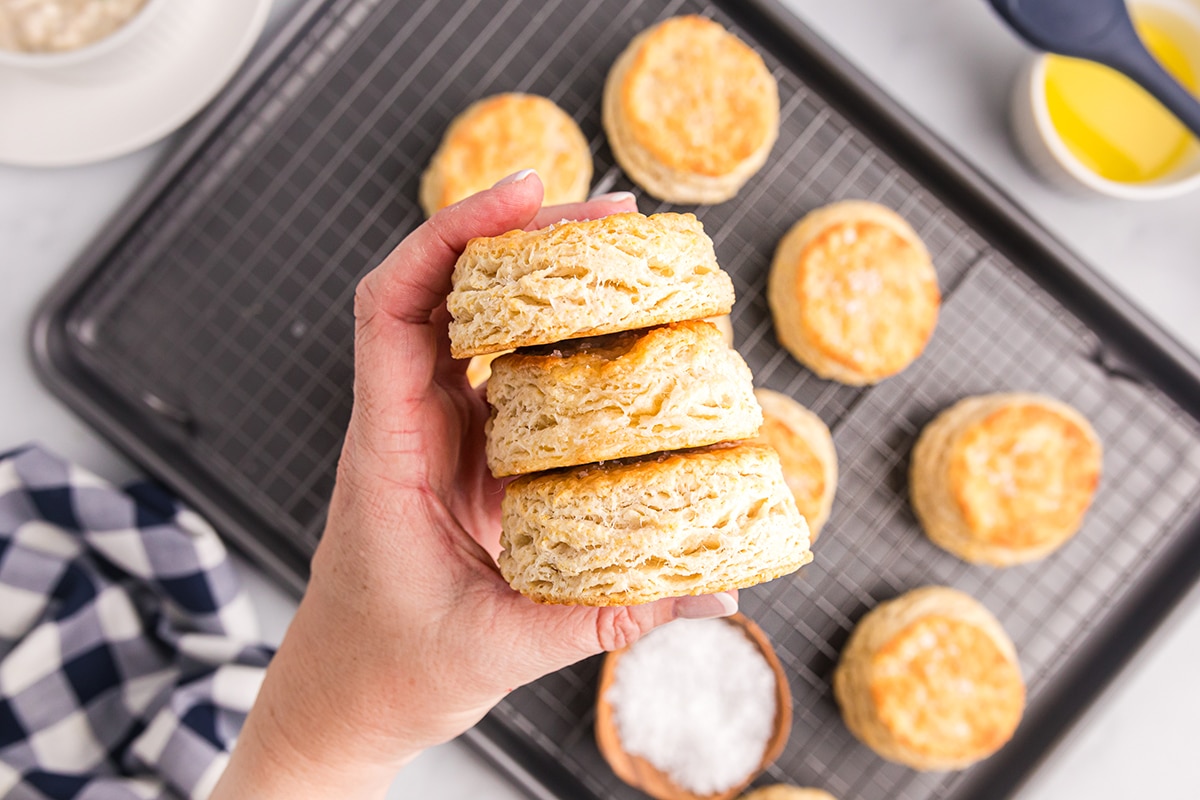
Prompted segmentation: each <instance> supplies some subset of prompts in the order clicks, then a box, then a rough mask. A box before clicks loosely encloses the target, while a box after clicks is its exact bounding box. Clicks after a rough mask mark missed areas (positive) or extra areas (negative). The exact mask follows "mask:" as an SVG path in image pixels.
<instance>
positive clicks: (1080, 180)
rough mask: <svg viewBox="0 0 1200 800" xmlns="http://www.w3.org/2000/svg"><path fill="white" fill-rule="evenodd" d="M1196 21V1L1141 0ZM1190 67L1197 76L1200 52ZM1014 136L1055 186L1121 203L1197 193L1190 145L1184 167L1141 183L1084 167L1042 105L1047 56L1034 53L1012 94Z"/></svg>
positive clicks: (1198, 162) (1199, 184)
mask: <svg viewBox="0 0 1200 800" xmlns="http://www.w3.org/2000/svg"><path fill="white" fill-rule="evenodd" d="M1139 4H1140V5H1150V6H1158V7H1160V8H1163V9H1165V10H1167V11H1170V12H1172V13H1173V14H1175V15H1176V16H1179V17H1182V18H1184V19H1186V20H1188V21H1189V22H1195V24H1197V26H1198V29H1200V0H1145V2H1143V3H1139ZM1187 56H1188V58H1189V59H1190V60H1191V63H1192V69H1193V70H1195V71H1196V72H1197V73H1200V52H1188V53H1187ZM1010 120H1011V123H1012V129H1013V136H1014V138H1015V139H1016V142H1017V145H1018V147H1019V148H1020V149H1021V151H1022V152H1023V154H1024V155H1025V157H1026V159H1027V160H1028V161H1029V163H1030V164H1031V165H1032V166H1033V167H1034V169H1036V170H1037V171H1038V172H1039V173H1041V174H1042V176H1043V177H1045V178H1046V179H1047V180H1049V181H1050V182H1051V183H1053V184H1054V185H1056V186H1058V187H1060V188H1063V189H1067V190H1068V191H1073V192H1076V193H1085V192H1088V191H1091V192H1097V193H1099V194H1102V195H1105V196H1108V197H1116V198H1120V199H1123V200H1164V199H1166V198H1170V197H1178V196H1179V195H1182V194H1186V193H1187V192H1191V191H1194V190H1196V189H1200V147H1192V148H1191V152H1190V154H1189V156H1188V158H1186V159H1185V160H1184V161H1183V163H1181V164H1180V165H1179V166H1178V167H1176V168H1175V170H1174V171H1172V172H1171V173H1170V174H1169V175H1165V176H1163V177H1162V178H1159V179H1157V180H1154V181H1147V182H1145V183H1121V182H1118V181H1110V180H1108V179H1107V178H1102V177H1100V176H1099V175H1097V174H1096V173H1095V172H1093V171H1092V170H1090V169H1088V168H1087V167H1086V166H1084V165H1083V163H1082V162H1080V161H1079V159H1077V158H1076V157H1075V156H1074V155H1073V154H1072V153H1071V151H1070V150H1068V149H1067V146H1066V144H1064V143H1063V140H1062V138H1061V137H1060V136H1059V135H1058V131H1057V130H1056V129H1055V127H1054V123H1052V122H1051V121H1050V112H1049V110H1048V109H1047V106H1046V56H1045V55H1040V54H1039V55H1036V56H1034V57H1033V59H1032V60H1031V61H1030V62H1029V63H1028V64H1027V65H1026V66H1025V69H1024V70H1022V72H1021V74H1020V76H1018V78H1017V82H1016V85H1015V86H1014V89H1013V94H1012V108H1011V110H1010Z"/></svg>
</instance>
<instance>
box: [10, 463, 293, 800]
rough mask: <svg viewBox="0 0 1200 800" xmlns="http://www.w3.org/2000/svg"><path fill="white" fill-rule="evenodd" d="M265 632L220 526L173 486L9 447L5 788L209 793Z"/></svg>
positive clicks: (116, 795) (27, 796)
mask: <svg viewBox="0 0 1200 800" xmlns="http://www.w3.org/2000/svg"><path fill="white" fill-rule="evenodd" d="M257 641H258V630H257V623H256V621H255V618H254V611H253V609H252V608H251V606H250V604H249V602H248V600H247V598H246V596H245V595H244V594H242V592H241V591H240V589H239V587H238V582H237V576H236V575H235V573H234V571H233V568H232V565H231V564H230V563H229V560H228V558H227V557H226V552H225V548H224V547H223V546H222V544H221V542H220V540H219V539H218V538H217V536H216V533H215V532H214V531H213V529H212V528H211V527H209V525H208V524H207V523H206V522H205V521H204V520H202V519H201V518H200V517H199V516H197V515H196V514H195V513H194V512H191V511H188V510H186V509H184V508H182V507H181V506H180V505H179V504H178V502H177V501H176V500H175V499H174V498H173V497H171V496H170V495H169V494H167V493H166V492H165V491H164V490H162V489H161V488H159V487H157V486H154V485H152V484H141V485H138V486H136V487H132V488H130V489H128V490H125V491H121V490H119V489H117V488H115V487H113V486H111V485H109V484H107V483H105V482H104V481H102V480H100V479H99V478H97V477H96V476H94V475H92V474H91V473H89V472H86V471H84V470H82V469H79V468H78V467H75V466H72V465H70V464H68V463H66V462H64V461H62V460H61V459H59V458H57V457H55V456H53V455H51V454H49V453H47V452H46V451H44V450H41V449H38V448H27V449H23V450H19V451H17V452H13V453H9V454H7V455H3V456H0V796H2V797H5V798H10V799H11V800H46V798H71V799H72V800H126V799H128V800H137V799H140V798H159V797H191V798H202V797H206V796H207V795H208V794H209V792H211V790H212V787H213V785H214V784H215V783H216V780H217V778H218V777H219V776H220V774H221V770H223V769H224V767H225V763H226V761H227V760H228V750H229V749H230V747H231V746H232V744H233V741H234V739H235V737H236V736H237V733H238V731H239V730H240V729H241V725H242V722H243V720H244V719H245V715H246V712H247V711H248V710H249V708H250V705H251V703H253V701H254V697H255V695H256V694H257V692H258V687H259V685H260V684H261V682H262V677H263V669H264V667H265V666H266V664H267V662H268V660H269V659H270V657H271V650H270V649H269V648H267V647H265V646H263V645H261V644H258V643H257Z"/></svg>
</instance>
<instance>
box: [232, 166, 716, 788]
mask: <svg viewBox="0 0 1200 800" xmlns="http://www.w3.org/2000/svg"><path fill="white" fill-rule="evenodd" d="M541 200H542V185H541V181H540V180H539V179H538V178H537V177H536V175H534V174H532V173H531V172H526V173H518V174H517V175H514V176H511V177H510V178H507V179H505V181H501V183H499V184H497V185H496V186H495V187H494V188H492V189H490V190H488V191H485V192H481V193H480V194H477V195H475V196H474V197H471V198H468V199H466V200H464V201H462V202H460V203H458V204H456V205H453V206H450V207H449V208H447V209H445V210H443V211H441V212H439V213H438V214H437V215H435V216H434V217H433V218H431V219H430V220H429V221H428V222H426V223H425V224H424V225H422V226H421V227H420V228H418V229H417V230H416V231H414V232H413V233H412V234H411V235H410V236H409V237H408V238H406V239H405V240H404V241H403V242H401V243H400V245H399V246H398V247H397V248H396V249H395V250H394V251H393V252H392V253H391V255H389V256H388V258H387V259H386V260H385V261H384V262H383V264H381V265H380V266H379V267H378V268H376V269H375V270H374V271H373V272H371V273H370V274H369V275H367V276H366V277H365V278H364V279H363V280H362V282H361V283H360V284H359V287H358V292H357V295H356V298H355V309H354V311H355V318H356V335H355V381H354V410H353V413H352V415H351V419H350V426H349V430H348V431H347V434H346V441H345V446H344V447H343V450H342V457H341V461H340V462H339V464H338V476H337V483H336V486H335V488H334V492H333V499H332V502H331V506H330V510H329V520H328V523H327V525H326V529H325V534H324V537H323V538H322V540H321V544H320V547H319V548H318V549H317V553H316V556H315V558H314V559H313V569H312V579H311V581H310V583H309V587H308V592H307V593H306V595H305V597H304V600H303V602H302V603H301V605H300V609H299V611H298V612H297V614H296V618H295V620H294V621H293V623H292V626H291V628H290V629H289V630H288V633H287V636H286V637H285V639H284V641H283V644H282V646H281V647H280V650H279V653H278V654H277V655H276V657H275V659H274V661H273V662H272V664H271V666H270V668H269V670H268V671H267V677H266V680H265V682H264V684H263V687H262V691H261V693H260V694H259V698H258V702H257V704H256V705H255V707H254V709H253V710H252V711H251V713H250V716H249V718H248V720H247V723H246V727H245V729H244V730H243V733H242V736H241V738H240V740H239V743H238V746H237V748H236V750H235V752H234V754H233V757H232V759H231V762H230V765H229V768H228V770H227V771H226V774H225V776H224V778H223V779H222V780H221V782H220V784H219V786H218V787H217V789H216V791H215V793H214V795H213V797H214V798H218V800H219V799H220V798H232V797H255V798H271V797H276V796H278V797H298V796H303V797H308V798H316V797H323V796H330V797H334V796H336V797H338V798H346V797H375V796H382V795H383V794H384V792H385V791H386V789H387V786H388V784H389V783H390V781H391V779H392V778H393V776H394V774H395V772H396V771H397V770H398V769H399V768H400V767H401V766H402V765H403V764H404V763H406V762H407V761H408V760H409V759H411V758H412V757H413V756H414V755H415V754H417V753H418V752H420V751H421V750H422V749H424V748H426V747H429V746H430V745H434V744H437V743H440V742H444V741H446V740H448V739H451V738H453V737H454V736H457V735H458V734H459V733H462V732H463V731H465V730H466V729H467V728H469V727H471V726H472V725H474V724H475V723H476V722H477V721H479V719H480V718H481V717H483V715H484V714H486V713H487V711H488V710H489V709H490V708H492V706H494V705H495V704H496V703H497V702H499V701H500V699H501V698H502V697H504V695H505V694H506V693H507V692H510V691H512V689H513V688H515V687H517V686H520V685H522V684H525V683H528V682H529V681H532V680H535V679H536V678H539V677H541V676H542V675H545V674H546V673H548V672H552V671H554V670H557V669H560V668H562V667H565V666H567V665H569V664H572V663H574V662H576V661H578V660H580V659H582V658H586V657H588V656H591V655H594V654H596V653H599V652H601V651H604V650H613V649H617V648H620V647H623V646H625V645H628V644H630V643H632V642H633V641H635V640H636V639H637V638H638V637H639V636H641V635H642V634H644V633H646V632H647V631H649V630H651V629H652V628H654V627H655V626H657V625H661V624H663V623H665V622H668V621H670V620H672V619H675V618H678V617H689V618H697V617H715V616H725V615H728V614H731V613H733V612H734V611H736V610H737V601H736V593H728V594H723V595H713V596H701V597H685V598H677V599H667V600H660V601H658V602H655V603H649V604H647V605H643V606H635V607H630V608H600V609H597V608H587V607H568V606H541V605H537V604H535V603H533V602H531V601H529V600H528V599H526V598H524V597H522V596H521V595H519V594H517V593H516V592H514V591H513V590H512V589H510V588H509V586H508V585H507V584H506V583H505V581H504V579H503V578H502V577H501V576H500V574H499V572H498V570H497V568H496V564H495V555H496V554H497V553H498V552H499V549H500V548H499V534H500V499H501V496H502V488H501V485H500V483H499V482H498V481H497V480H496V479H494V478H492V477H491V475H490V473H489V472H488V469H487V466H486V464H485V462H484V455H483V449H484V436H483V426H484V422H485V421H486V420H487V416H488V408H487V404H486V402H485V401H484V399H483V396H482V394H481V393H480V392H476V391H474V390H472V389H471V388H470V387H469V385H468V383H467V380H466V375H465V366H466V364H465V362H463V361H455V360H454V359H452V358H451V357H450V346H449V339H448V337H447V333H446V328H447V324H448V322H449V315H448V313H447V311H446V305H445V298H446V294H447V293H448V292H449V290H450V274H451V271H452V270H453V267H454V263H455V260H456V259H457V258H458V255H459V254H460V253H461V251H462V249H463V247H464V246H465V245H466V243H467V240H468V239H471V238H473V237H476V236H495V235H497V234H500V233H503V232H505V231H508V230H512V229H515V228H527V229H532V228H538V227H544V226H546V225H548V224H550V223H552V222H557V221H558V220H561V219H564V218H568V219H591V218H597V217H602V216H605V215H608V214H613V213H617V212H622V211H635V210H636V205H635V203H634V199H633V197H632V196H631V195H628V194H622V195H612V196H608V197H605V198H598V199H596V200H592V201H590V202H587V203H581V204H576V205H568V206H557V207H553V208H546V209H541V208H540V207H541ZM539 209H540V210H539Z"/></svg>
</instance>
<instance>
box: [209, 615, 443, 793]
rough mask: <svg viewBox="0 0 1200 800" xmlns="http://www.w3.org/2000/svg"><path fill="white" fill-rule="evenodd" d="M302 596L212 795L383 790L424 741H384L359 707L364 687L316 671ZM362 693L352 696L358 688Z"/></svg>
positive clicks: (314, 647) (314, 649)
mask: <svg viewBox="0 0 1200 800" xmlns="http://www.w3.org/2000/svg"><path fill="white" fill-rule="evenodd" d="M309 625H310V620H309V614H307V613H306V612H305V607H304V604H302V605H301V608H300V610H299V611H298V612H297V614H296V618H295V619H294V620H293V623H292V626H291V627H290V628H289V630H288V633H287V636H286V637H285V639H284V642H283V645H282V646H281V647H280V649H279V652H278V653H277V654H276V656H275V658H274V659H273V660H272V662H271V665H270V667H268V669H267V674H266V677H265V679H264V681H263V685H262V689H261V690H260V692H259V695H258V698H257V700H256V701H255V704H254V707H253V708H252V709H251V711H250V714H249V715H248V717H247V719H246V724H245V726H244V727H243V729H242V733H241V735H240V736H239V738H238V741H237V745H236V746H235V748H234V751H233V754H232V757H231V759H230V762H229V766H228V768H227V769H226V771H225V775H224V776H223V777H222V778H221V780H220V782H219V783H218V785H217V788H216V790H215V791H214V793H213V795H212V798H211V800H234V799H235V798H255V800H274V798H281V799H282V798H288V800H290V799H291V798H295V797H306V798H312V799H313V800H320V799H321V798H334V799H336V800H360V798H361V799H362V800H368V799H370V800H373V799H374V798H383V797H384V795H385V794H386V793H387V790H388V787H389V786H390V785H391V783H392V780H393V778H394V777H395V775H396V773H397V772H399V770H400V769H401V768H402V767H403V766H404V765H405V764H406V763H408V762H409V761H411V760H412V758H414V757H415V756H416V755H417V753H418V752H420V750H419V748H405V747H403V746H402V745H401V744H400V743H399V742H396V741H394V740H393V741H389V742H388V743H387V746H386V747H384V746H382V745H381V742H380V741H379V738H378V736H376V735H375V732H374V731H372V729H371V727H370V726H368V725H364V724H362V721H361V720H360V719H359V718H358V717H359V715H356V714H355V713H354V708H355V707H356V706H357V705H358V704H359V703H361V702H363V701H364V699H365V698H364V697H362V696H361V693H357V692H355V691H354V689H353V687H352V685H350V683H347V682H344V681H339V680H338V679H337V676H329V675H322V674H318V669H319V665H318V664H317V663H316V661H315V660H314V659H312V658H311V657H310V656H311V654H312V653H313V652H317V651H318V650H317V649H318V648H321V647H324V648H326V649H328V648H329V647H330V646H331V643H329V642H323V643H322V642H319V641H314V640H313V639H312V638H311V634H310V632H309ZM356 694H357V695H358V696H354V695H356Z"/></svg>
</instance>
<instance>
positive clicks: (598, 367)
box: [487, 320, 763, 477]
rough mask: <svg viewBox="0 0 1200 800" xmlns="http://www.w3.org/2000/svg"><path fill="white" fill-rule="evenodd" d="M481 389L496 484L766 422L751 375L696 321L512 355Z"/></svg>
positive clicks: (733, 435) (747, 430) (737, 432)
mask: <svg viewBox="0 0 1200 800" xmlns="http://www.w3.org/2000/svg"><path fill="white" fill-rule="evenodd" d="M487 391H488V403H490V404H491V406H492V416H491V419H490V420H488V425H487V457H488V466H489V467H491V470H492V474H493V475H496V476H497V477H500V476H503V475H520V474H524V473H528V472H540V471H542V470H547V469H556V468H559V467H571V466H575V465H577V464H588V463H592V462H596V461H611V460H613V459H617V458H627V457H630V456H641V455H647V454H649V453H657V452H659V451H663V450H683V449H687V448H692V447H700V446H703V445H709V444H715V443H717V442H722V441H727V440H732V439H747V438H749V437H751V436H754V434H755V433H757V432H758V429H759V426H760V425H761V424H762V421H763V417H762V412H761V411H760V410H759V407H758V402H757V401H756V400H755V399H754V392H753V377H752V376H751V374H750V368H749V367H747V366H746V362H745V361H743V360H742V357H741V356H740V355H738V353H737V351H736V350H733V349H732V348H731V347H729V346H728V345H727V344H725V341H724V338H723V337H722V336H721V332H720V331H719V330H717V328H716V327H714V326H713V325H711V324H709V323H707V322H703V321H698V320H697V321H694V322H679V323H672V324H669V325H663V326H660V327H656V328H650V329H648V330H639V331H627V332H624V333H613V334H608V335H606V336H598V337H589V338H584V339H573V340H569V341H565V342H559V343H557V344H551V345H543V346H541V347H536V348H527V349H523V350H519V351H517V352H516V353H513V354H511V355H507V356H504V357H502V358H499V359H497V360H496V361H495V363H493V365H492V378H491V380H490V381H489V382H488V390H487Z"/></svg>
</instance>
